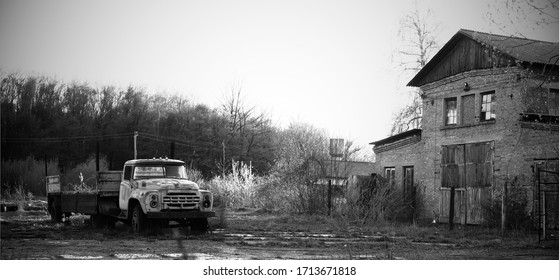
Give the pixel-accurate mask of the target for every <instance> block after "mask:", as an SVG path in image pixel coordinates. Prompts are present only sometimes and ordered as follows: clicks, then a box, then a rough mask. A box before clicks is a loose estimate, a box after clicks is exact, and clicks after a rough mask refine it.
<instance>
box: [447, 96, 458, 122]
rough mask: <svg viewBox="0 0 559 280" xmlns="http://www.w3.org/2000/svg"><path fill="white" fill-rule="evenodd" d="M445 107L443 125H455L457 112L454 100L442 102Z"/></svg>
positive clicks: (448, 99) (449, 99)
mask: <svg viewBox="0 0 559 280" xmlns="http://www.w3.org/2000/svg"><path fill="white" fill-rule="evenodd" d="M444 105H445V121H444V124H445V125H455V124H456V121H457V119H458V110H456V98H447V99H445V100H444Z"/></svg>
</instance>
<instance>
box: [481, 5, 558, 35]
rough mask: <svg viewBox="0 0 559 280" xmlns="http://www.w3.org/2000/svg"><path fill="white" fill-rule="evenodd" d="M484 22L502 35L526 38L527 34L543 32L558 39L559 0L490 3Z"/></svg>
mask: <svg viewBox="0 0 559 280" xmlns="http://www.w3.org/2000/svg"><path fill="white" fill-rule="evenodd" d="M485 20H486V21H487V22H489V23H490V24H491V25H493V26H495V27H496V28H497V29H498V30H499V32H500V33H502V34H507V35H513V36H516V37H522V38H528V37H530V36H526V35H525V34H526V33H527V32H534V31H545V32H547V34H552V35H554V36H555V38H556V39H559V33H557V30H559V0H530V1H517V0H505V1H495V2H491V3H490V4H489V5H488V9H487V13H486V14H485Z"/></svg>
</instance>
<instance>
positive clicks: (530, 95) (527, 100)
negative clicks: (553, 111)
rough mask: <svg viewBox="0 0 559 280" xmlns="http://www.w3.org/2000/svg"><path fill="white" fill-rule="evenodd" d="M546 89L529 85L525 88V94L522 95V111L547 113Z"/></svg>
mask: <svg viewBox="0 0 559 280" xmlns="http://www.w3.org/2000/svg"><path fill="white" fill-rule="evenodd" d="M547 95H548V90H547V89H546V88H541V87H530V88H528V89H527V90H526V94H523V95H522V104H523V106H524V113H538V114H547V111H548V106H546V101H547V98H548V97H547Z"/></svg>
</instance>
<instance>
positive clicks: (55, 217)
mask: <svg viewBox="0 0 559 280" xmlns="http://www.w3.org/2000/svg"><path fill="white" fill-rule="evenodd" d="M49 214H50V219H51V221H53V222H55V223H60V222H62V210H61V209H60V207H59V205H56V203H54V202H53V203H52V205H51V206H50V208H49Z"/></svg>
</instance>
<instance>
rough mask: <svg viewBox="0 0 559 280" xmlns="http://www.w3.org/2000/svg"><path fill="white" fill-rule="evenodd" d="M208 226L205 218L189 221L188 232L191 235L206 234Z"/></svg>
mask: <svg viewBox="0 0 559 280" xmlns="http://www.w3.org/2000/svg"><path fill="white" fill-rule="evenodd" d="M209 228H210V226H209V224H208V219H207V218H201V219H192V220H191V221H190V231H192V232H193V233H206V232H207V231H208V230H209Z"/></svg>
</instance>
